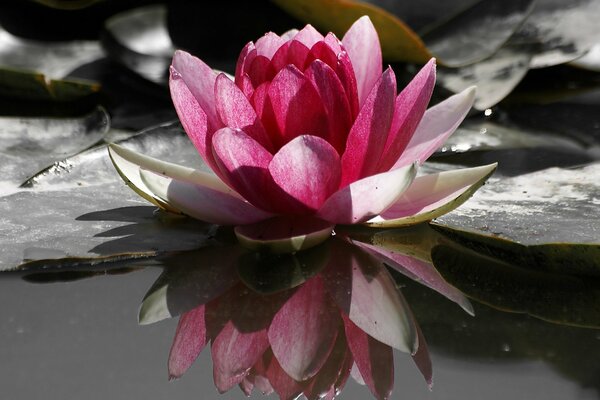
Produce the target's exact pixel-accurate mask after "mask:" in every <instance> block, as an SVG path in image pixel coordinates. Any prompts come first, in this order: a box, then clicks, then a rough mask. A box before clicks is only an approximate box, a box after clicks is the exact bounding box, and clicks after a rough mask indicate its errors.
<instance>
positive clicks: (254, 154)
mask: <svg viewBox="0 0 600 400" xmlns="http://www.w3.org/2000/svg"><path fill="white" fill-rule="evenodd" d="M212 144H213V153H214V156H215V160H216V162H217V165H218V166H219V169H220V171H221V173H222V174H223V175H225V176H226V177H227V180H228V182H229V183H230V184H231V185H232V187H233V189H234V190H235V191H237V192H238V193H239V194H241V195H242V196H243V197H244V198H245V199H246V200H248V201H249V202H250V203H252V204H253V205H255V206H256V207H259V208H262V209H264V210H269V209H271V205H270V201H269V198H268V197H267V194H268V193H269V189H270V188H271V187H272V186H274V184H273V180H272V178H271V174H269V170H268V168H269V164H270V162H271V160H272V158H273V156H272V155H271V153H269V152H268V151H267V150H266V149H265V148H264V147H262V146H261V145H260V144H259V143H258V142H257V141H256V140H254V139H252V138H251V137H250V136H248V135H247V134H246V133H245V132H244V131H242V130H241V129H231V128H223V129H220V130H218V131H217V132H215V134H214V136H213V142H212Z"/></svg>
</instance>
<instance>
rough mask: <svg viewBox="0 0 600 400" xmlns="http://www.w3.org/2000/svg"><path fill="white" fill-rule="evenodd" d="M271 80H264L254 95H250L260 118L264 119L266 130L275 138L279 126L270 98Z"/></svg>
mask: <svg viewBox="0 0 600 400" xmlns="http://www.w3.org/2000/svg"><path fill="white" fill-rule="evenodd" d="M270 86H271V84H270V82H264V83H262V84H260V85H259V86H257V87H256V89H254V92H253V93H252V97H250V103H251V104H252V106H253V107H254V110H256V114H257V115H258V118H259V119H260V120H261V121H262V124H263V126H264V127H265V130H266V131H267V132H268V133H269V137H270V138H271V140H273V137H274V136H276V135H278V134H279V133H278V132H279V127H278V126H277V121H276V119H275V112H274V111H273V105H272V104H271V99H270V98H269V93H268V91H269V87H270Z"/></svg>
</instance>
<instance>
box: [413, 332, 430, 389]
mask: <svg viewBox="0 0 600 400" xmlns="http://www.w3.org/2000/svg"><path fill="white" fill-rule="evenodd" d="M415 327H416V328H417V336H418V338H419V348H418V349H417V352H416V353H415V354H413V355H412V358H413V361H414V362H415V365H416V366H417V368H419V371H421V374H423V378H425V381H426V382H427V384H428V385H429V388H430V389H431V387H432V386H433V368H432V366H431V357H429V349H428V348H427V342H426V341H425V336H423V332H422V331H421V327H420V326H419V324H417V323H416V322H415Z"/></svg>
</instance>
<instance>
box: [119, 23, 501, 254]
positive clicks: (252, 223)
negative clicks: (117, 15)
mask: <svg viewBox="0 0 600 400" xmlns="http://www.w3.org/2000/svg"><path fill="white" fill-rule="evenodd" d="M382 70H383V68H382V60H381V48H380V44H379V39H378V37H377V33H376V31H375V28H374V27H373V25H372V23H371V21H370V19H369V18H368V17H362V18H360V19H359V20H357V21H356V22H355V23H354V24H353V25H352V26H351V27H350V29H349V30H348V32H346V34H345V35H344V37H343V39H342V40H341V41H340V40H338V39H337V38H336V37H335V35H333V34H332V33H329V34H327V35H326V36H323V35H321V34H320V33H319V32H317V31H316V30H315V29H314V28H313V27H312V26H310V25H307V26H306V27H305V28H303V29H302V30H300V31H290V32H287V33H285V34H283V35H282V36H278V35H276V34H274V33H267V34H266V35H265V36H263V37H262V38H260V39H259V40H258V41H256V43H253V42H250V43H248V44H247V45H246V46H245V47H244V49H243V50H242V52H241V54H240V56H239V59H238V62H237V67H236V71H235V78H234V79H233V80H232V79H230V78H229V77H228V76H227V75H225V74H223V73H217V72H215V71H213V70H212V69H211V68H210V67H209V66H207V65H206V64H205V63H204V62H202V61H201V60H200V59H198V58H196V57H193V56H191V55H190V54H188V53H186V52H183V51H177V52H176V53H175V56H174V58H173V63H172V66H171V73H170V80H169V84H170V90H171V96H172V99H173V103H174V105H175V108H176V110H177V113H178V115H179V118H180V120H181V123H182V125H183V127H184V129H185V131H186V132H187V134H188V136H189V137H190V139H191V141H192V143H193V144H194V146H195V147H196V149H197V150H198V152H199V153H200V155H201V157H202V159H203V160H204V162H205V163H206V164H207V165H208V166H209V167H210V169H211V170H212V172H213V174H210V173H205V172H200V171H197V170H192V169H189V168H185V167H181V166H177V165H174V164H170V163H166V162H163V161H159V160H156V159H153V158H150V157H147V156H143V155H141V154H138V153H134V152H132V151H131V150H128V149H125V148H123V147H120V146H117V145H111V146H110V155H111V159H112V160H113V163H114V164H115V166H116V168H117V169H118V170H119V172H120V174H121V175H122V176H123V177H124V179H125V180H126V181H127V182H128V183H129V184H130V185H131V186H132V187H134V189H135V190H136V191H137V192H138V193H140V194H141V195H143V196H144V197H146V198H147V199H149V200H150V201H152V202H154V203H155V204H157V205H159V206H160V207H163V208H165V209H168V210H170V211H175V212H180V213H183V214H186V215H189V216H191V217H194V218H197V219H200V220H203V221H207V222H210V223H215V224H220V225H233V226H236V229H235V232H236V234H237V236H238V238H239V239H240V241H241V242H242V243H244V244H246V245H247V246H250V247H253V248H256V247H260V246H269V247H270V248H271V249H272V250H274V251H282V252H284V251H296V250H301V249H304V248H307V247H310V246H313V245H315V244H317V243H320V242H322V241H323V240H325V239H327V237H329V236H330V235H331V233H332V231H333V228H334V226H335V225H336V224H369V225H376V226H381V227H390V226H394V227H398V226H402V225H406V224H414V223H418V222H422V221H427V220H430V219H432V218H435V217H437V216H439V215H441V214H443V213H446V212H448V211H450V210H452V209H453V208H455V207H457V206H458V205H460V204H461V203H462V202H464V201H465V200H466V199H467V198H468V197H469V196H470V195H471V194H472V193H473V192H474V191H475V190H476V189H477V188H478V187H479V186H480V185H481V184H483V182H484V181H485V180H486V179H487V178H488V177H489V176H490V175H491V173H492V172H493V171H494V169H495V167H496V165H495V164H492V165H487V166H482V167H477V168H469V169H463V170H456V171H448V172H442V173H439V174H435V175H428V176H422V177H416V174H417V168H418V166H419V165H421V164H422V163H423V162H424V161H425V160H426V159H427V158H428V157H429V156H430V155H431V154H432V153H433V152H434V151H435V150H436V149H437V148H438V147H439V146H440V145H441V144H442V143H443V142H444V141H445V140H446V138H447V137H448V136H449V135H450V134H452V132H453V131H454V130H455V129H456V128H457V126H458V125H459V124H460V123H461V121H462V120H463V118H464V117H465V115H466V114H467V112H468V111H469V109H470V108H471V105H472V104H473V99H474V88H470V89H467V90H465V91H464V92H462V93H459V94H457V95H454V96H452V97H450V98H448V99H447V100H445V101H443V102H441V103H439V104H437V105H435V106H433V107H431V108H430V109H428V110H427V104H428V103H429V99H430V97H431V93H432V91H433V88H434V83H435V61H434V60H433V59H432V60H431V61H429V62H428V63H427V64H426V65H425V66H424V67H423V68H422V69H421V71H420V72H419V73H418V74H417V75H416V76H415V78H414V79H413V80H412V81H411V82H410V83H409V84H408V86H407V87H406V88H404V89H403V90H402V91H401V92H400V93H399V94H398V93H396V79H395V75H394V72H393V71H392V69H391V68H389V67H388V68H387V69H385V71H383V72H382Z"/></svg>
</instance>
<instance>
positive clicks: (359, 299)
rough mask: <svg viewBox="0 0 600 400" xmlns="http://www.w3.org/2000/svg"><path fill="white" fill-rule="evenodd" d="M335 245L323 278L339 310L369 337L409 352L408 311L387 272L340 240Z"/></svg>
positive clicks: (411, 329) (411, 334)
mask: <svg viewBox="0 0 600 400" xmlns="http://www.w3.org/2000/svg"><path fill="white" fill-rule="evenodd" d="M335 244H336V245H337V247H336V248H334V250H336V252H335V253H333V254H332V256H331V260H332V261H331V262H330V263H329V266H328V267H327V268H326V269H325V270H324V271H323V276H324V278H325V283H326V285H327V290H328V292H329V293H330V295H331V296H332V297H333V299H334V300H335V302H336V304H337V305H338V307H339V308H340V309H341V311H342V312H343V313H344V314H345V315H347V316H348V317H349V318H350V320H352V322H354V323H355V324H356V325H357V326H358V327H360V329H362V330H363V331H365V332H366V333H367V334H369V335H370V336H371V337H373V338H375V339H377V340H379V341H380V342H382V343H385V344H387V345H388V346H391V347H393V348H395V349H398V350H400V351H404V352H407V353H412V352H413V349H414V348H415V344H416V333H415V327H414V324H413V321H412V319H411V318H410V309H409V307H408V304H407V303H406V300H404V298H403V297H402V295H401V293H400V291H399V290H398V289H397V288H396V285H395V283H394V280H393V279H392V277H391V276H390V274H389V272H388V271H387V270H386V269H385V267H384V266H383V264H382V263H380V262H378V261H377V260H375V259H373V257H372V256H370V255H369V254H367V253H365V252H363V251H362V250H359V249H358V248H356V247H354V246H352V245H350V244H348V243H346V242H343V241H341V240H340V241H336V242H335ZM346 333H347V332H346ZM348 341H349V342H350V338H348ZM355 356H356V355H355ZM363 377H364V378H365V379H366V377H365V376H364V375H363Z"/></svg>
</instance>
